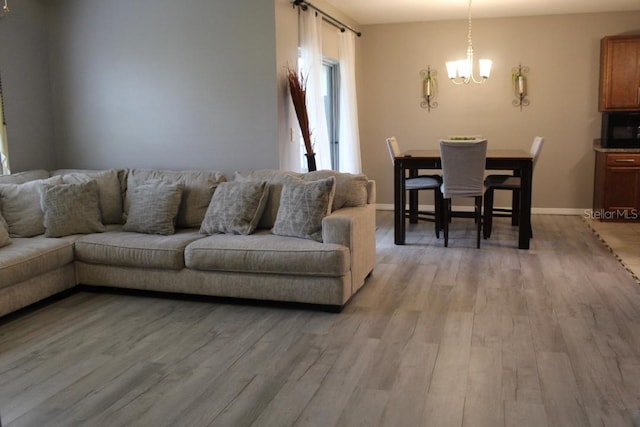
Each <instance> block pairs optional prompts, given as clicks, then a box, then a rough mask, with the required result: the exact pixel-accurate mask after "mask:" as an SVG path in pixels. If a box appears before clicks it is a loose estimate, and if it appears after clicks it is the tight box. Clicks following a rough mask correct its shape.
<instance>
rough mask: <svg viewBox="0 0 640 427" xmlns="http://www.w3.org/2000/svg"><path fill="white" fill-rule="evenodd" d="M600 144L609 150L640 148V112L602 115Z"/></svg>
mask: <svg viewBox="0 0 640 427" xmlns="http://www.w3.org/2000/svg"><path fill="white" fill-rule="evenodd" d="M600 143H601V144H602V146H603V147H608V148H640V111H638V112H631V113H628V112H607V113H602V133H601V135H600Z"/></svg>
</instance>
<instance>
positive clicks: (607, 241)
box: [582, 218, 640, 284]
mask: <svg viewBox="0 0 640 427" xmlns="http://www.w3.org/2000/svg"><path fill="white" fill-rule="evenodd" d="M582 220H583V221H584V223H585V224H586V225H587V227H589V229H590V230H591V231H592V232H593V234H594V235H595V236H596V237H597V238H598V239H599V240H600V241H601V242H602V243H603V244H604V245H605V247H606V248H607V249H608V250H609V252H611V253H612V254H613V256H614V257H616V259H617V260H618V262H619V263H620V264H621V265H622V267H624V269H625V270H627V272H628V273H629V274H630V275H631V276H632V277H633V278H634V279H635V281H636V282H638V284H640V277H639V276H640V274H638V273H637V272H636V271H634V270H633V269H632V268H631V267H630V263H629V259H628V258H627V257H625V256H624V255H621V254H620V253H619V252H617V251H616V250H615V248H614V245H613V244H612V243H611V240H612V235H611V234H610V232H608V231H607V230H603V229H601V227H599V226H598V225H599V223H598V222H597V221H596V220H593V219H590V218H582ZM625 258H627V259H625Z"/></svg>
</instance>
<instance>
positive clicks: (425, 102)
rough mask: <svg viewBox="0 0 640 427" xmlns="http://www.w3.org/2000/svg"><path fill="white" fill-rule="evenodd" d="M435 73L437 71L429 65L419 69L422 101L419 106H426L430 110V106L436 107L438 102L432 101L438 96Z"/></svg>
mask: <svg viewBox="0 0 640 427" xmlns="http://www.w3.org/2000/svg"><path fill="white" fill-rule="evenodd" d="M436 75H437V72H436V71H435V70H431V67H427V69H426V70H420V77H421V78H422V102H420V107H422V108H426V109H427V111H431V109H432V108H438V103H437V102H436V101H434V100H435V99H436V97H437V96H438V85H437V82H436Z"/></svg>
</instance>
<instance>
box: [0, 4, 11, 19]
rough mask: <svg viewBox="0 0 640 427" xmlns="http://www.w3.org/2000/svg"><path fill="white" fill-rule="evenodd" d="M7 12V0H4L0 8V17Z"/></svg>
mask: <svg viewBox="0 0 640 427" xmlns="http://www.w3.org/2000/svg"><path fill="white" fill-rule="evenodd" d="M7 13H9V5H8V4H7V0H4V5H3V6H2V9H0V18H2V17H3V16H4V15H6V14H7Z"/></svg>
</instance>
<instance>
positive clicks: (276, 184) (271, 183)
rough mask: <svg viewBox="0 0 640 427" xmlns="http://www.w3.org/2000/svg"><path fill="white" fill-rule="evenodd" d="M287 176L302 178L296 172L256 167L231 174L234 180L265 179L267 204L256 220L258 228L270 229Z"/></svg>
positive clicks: (273, 222)
mask: <svg viewBox="0 0 640 427" xmlns="http://www.w3.org/2000/svg"><path fill="white" fill-rule="evenodd" d="M288 176H295V177H298V178H302V177H303V175H302V174H301V173H298V172H291V171H282V170H279V169H257V170H252V171H244V172H236V173H234V175H233V180H234V181H240V182H262V181H267V187H268V188H269V197H267V204H266V206H265V208H264V212H263V213H262V217H261V218H260V221H259V222H258V228H264V229H271V228H273V225H274V224H275V223H276V217H277V216H278V208H279V207H280V194H281V193H282V183H283V182H284V179H285V178H286V177H288Z"/></svg>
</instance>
